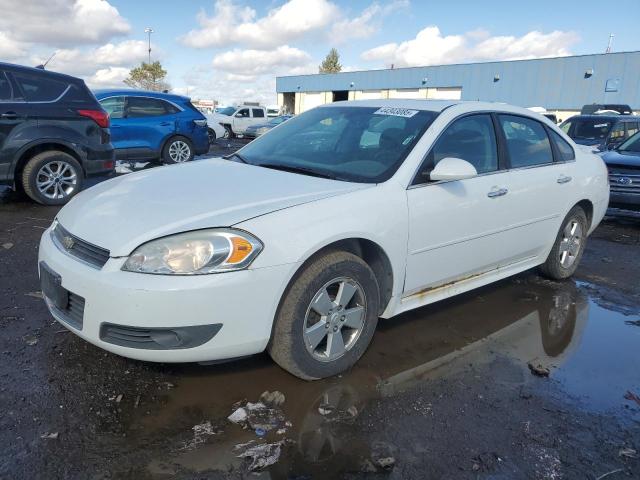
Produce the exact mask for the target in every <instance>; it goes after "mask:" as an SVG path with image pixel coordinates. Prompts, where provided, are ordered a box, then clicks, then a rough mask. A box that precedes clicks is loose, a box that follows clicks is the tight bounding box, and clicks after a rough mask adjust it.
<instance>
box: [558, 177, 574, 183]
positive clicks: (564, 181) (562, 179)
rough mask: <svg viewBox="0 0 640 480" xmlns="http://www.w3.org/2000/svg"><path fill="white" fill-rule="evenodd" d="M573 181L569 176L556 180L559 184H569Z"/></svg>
mask: <svg viewBox="0 0 640 480" xmlns="http://www.w3.org/2000/svg"><path fill="white" fill-rule="evenodd" d="M571 180H573V179H572V178H571V177H569V176H568V175H560V176H559V177H558V180H556V181H557V182H558V183H569V182H570V181H571Z"/></svg>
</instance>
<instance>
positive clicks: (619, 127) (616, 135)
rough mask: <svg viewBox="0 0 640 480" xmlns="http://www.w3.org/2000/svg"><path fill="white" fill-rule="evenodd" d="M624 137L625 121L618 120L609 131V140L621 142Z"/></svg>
mask: <svg viewBox="0 0 640 480" xmlns="http://www.w3.org/2000/svg"><path fill="white" fill-rule="evenodd" d="M623 138H624V123H623V122H618V123H617V124H616V125H614V126H613V128H612V129H611V132H609V141H611V142H619V141H620V140H622V139H623Z"/></svg>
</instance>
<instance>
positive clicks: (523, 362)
mask: <svg viewBox="0 0 640 480" xmlns="http://www.w3.org/2000/svg"><path fill="white" fill-rule="evenodd" d="M241 143H242V142H238V141H235V142H234V144H233V145H232V146H231V148H227V147H226V146H218V147H216V148H214V149H213V150H212V155H219V154H224V153H228V152H230V151H232V150H233V148H235V147H237V146H239V145H240V144H241ZM56 212H57V208H51V207H42V206H38V205H35V204H33V203H30V202H29V201H27V200H26V199H24V198H22V197H21V196H19V195H18V196H16V195H10V196H9V197H8V198H7V199H5V201H4V202H2V203H0V354H1V357H0V358H1V361H0V412H2V415H0V446H1V447H2V448H1V449H0V478H12V479H13V478H15V479H18V478H34V479H39V478H43V479H58V478H60V479H87V478H91V479H106V478H124V479H147V478H161V479H164V478H185V479H186V478H188V479H191V478H194V479H196V478H197V479H203V478H207V479H209V478H265V479H266V478H270V479H276V478H282V479H285V478H296V479H298V478H299V479H302V478H379V477H382V476H385V477H389V478H402V479H414V478H415V479H431V478H433V479H439V478H447V479H448V478H463V479H464V478H469V479H507V478H508V479H520V478H522V479H560V478H568V479H573V478H576V479H584V478H587V479H593V480H596V479H599V478H606V479H608V480H617V479H623V478H640V459H639V456H640V453H638V452H640V403H638V402H640V398H638V401H635V400H634V398H636V397H634V395H640V375H638V365H639V364H638V344H639V342H640V315H639V311H640V310H639V308H638V307H639V305H640V282H638V279H639V278H640V256H639V255H638V244H639V243H640V222H639V221H637V220H635V221H634V220H614V219H608V220H607V221H606V222H604V223H603V224H602V225H601V226H600V227H599V228H598V229H597V230H596V232H595V233H594V235H593V236H592V237H591V238H590V240H589V242H588V247H587V251H586V253H585V256H584V257H583V261H582V264H581V265H580V268H579V270H578V272H577V274H576V278H575V279H574V280H571V281H567V282H549V281H546V280H544V279H542V278H541V277H539V276H538V275H537V274H536V273H535V272H527V273H525V274H522V275H518V276H516V277H514V278H511V279H507V280H505V281H502V282H499V283H497V284H495V285H491V286H488V287H485V288H482V289H479V290H477V291H474V292H470V293H469V294H466V295H463V296H461V297H458V298H455V299H451V300H447V301H444V302H440V303H438V304H436V305H431V306H429V307H425V308H422V309H419V310H417V311H414V312H409V313H407V314H404V315H402V316H400V317H399V318H397V319H394V320H389V321H384V322H381V325H380V327H379V331H378V332H377V334H376V336H375V338H374V341H373V344H372V346H371V348H370V349H369V350H368V352H367V353H366V354H365V356H364V357H363V358H362V360H361V362H360V363H359V364H358V365H357V366H356V367H355V368H354V369H353V370H352V371H350V372H348V373H346V374H344V375H342V376H341V377H339V378H333V379H327V380H324V381H318V382H302V381H300V380H298V379H296V378H294V377H292V376H290V375H288V374H286V373H285V372H283V371H282V370H280V369H279V368H278V367H276V366H275V365H274V364H273V363H272V362H271V360H270V359H269V358H268V357H267V356H266V355H257V356H255V357H252V358H249V359H245V360H242V361H239V362H235V363H231V364H225V365H215V366H199V365H178V366H176V365H155V364H148V363H143V362H137V361H133V360H128V359H124V358H120V357H117V356H115V355H112V354H109V353H106V352H103V351H101V350H99V349H97V348H95V347H93V346H91V345H89V344H87V343H86V342H84V341H82V340H81V339H79V338H77V337H75V336H74V335H73V334H71V333H68V332H67V330H66V329H64V328H63V327H62V326H61V325H59V324H57V323H56V322H55V321H54V320H53V319H52V318H51V316H50V315H49V314H48V312H47V310H46V308H45V306H44V303H43V301H42V299H41V298H40V292H39V288H40V287H39V282H38V278H37V272H36V256H37V246H38V241H39V238H40V236H41V234H42V231H43V230H44V228H46V227H47V226H48V225H49V224H50V222H51V220H52V219H53V217H54V216H55V214H56ZM530 368H533V370H535V371H536V372H538V373H543V374H544V373H546V372H548V373H549V376H537V375H535V374H533V373H532V371H531V369H530ZM266 390H269V391H273V390H277V391H280V392H282V393H283V394H284V396H285V402H284V403H283V404H282V405H281V406H277V407H274V408H273V409H269V410H268V411H265V412H262V413H261V415H266V417H267V418H266V419H265V418H261V421H263V422H264V421H266V422H267V424H273V425H276V428H274V429H273V430H269V428H270V427H268V428H267V430H268V431H267V432H266V434H265V435H264V436H261V435H258V434H262V432H261V431H258V434H256V432H255V431H254V430H255V429H254V428H252V427H247V425H246V424H245V425H244V427H245V428H243V426H241V425H236V424H233V423H231V422H230V421H228V420H227V419H226V417H227V416H228V415H230V414H231V413H232V412H233V411H234V409H235V408H236V407H238V406H239V405H240V404H238V402H246V401H247V400H249V401H252V402H255V401H257V400H258V398H259V397H260V395H261V393H262V392H264V391H266ZM247 442H251V443H250V444H249V445H248V446H242V444H245V443H247ZM267 444H271V445H272V446H271V447H270V450H269V452H266V453H269V454H272V457H273V458H277V461H276V462H275V464H273V465H271V466H268V467H267V468H266V469H263V470H262V471H261V472H260V473H259V474H255V473H250V471H249V466H250V463H251V461H250V459H246V458H244V459H243V458H238V455H241V454H245V455H247V456H250V455H251V454H252V453H255V452H256V451H259V449H260V448H262V447H261V446H262V445H267ZM238 445H240V447H238ZM255 446H258V447H259V448H258V450H256V449H254V450H251V449H250V448H251V447H255ZM276 453H279V455H275V454H276ZM266 456H268V455H266ZM259 457H260V456H259ZM260 458H266V457H265V456H264V455H263V456H262V457H260ZM384 467H386V468H384ZM606 474H608V475H607V476H606V477H603V475H606Z"/></svg>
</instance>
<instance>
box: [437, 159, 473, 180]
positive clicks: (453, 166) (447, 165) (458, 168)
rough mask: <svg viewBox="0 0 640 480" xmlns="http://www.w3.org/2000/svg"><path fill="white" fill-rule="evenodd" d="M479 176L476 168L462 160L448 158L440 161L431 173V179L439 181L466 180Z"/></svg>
mask: <svg viewBox="0 0 640 480" xmlns="http://www.w3.org/2000/svg"><path fill="white" fill-rule="evenodd" d="M476 175H478V171H477V170H476V167H474V166H473V165H471V164H470V163H469V162H467V161H466V160H462V159H461V158H454V157H446V158H443V159H442V160H440V161H439V162H438V163H437V165H436V166H435V168H434V169H433V170H432V171H431V174H430V175H429V178H430V179H431V180H432V181H438V180H464V179H465V178H471V177H475V176H476Z"/></svg>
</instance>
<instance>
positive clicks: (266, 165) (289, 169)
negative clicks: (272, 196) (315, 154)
mask: <svg viewBox="0 0 640 480" xmlns="http://www.w3.org/2000/svg"><path fill="white" fill-rule="evenodd" d="M258 166H259V167H264V168H271V169H273V170H282V171H283V172H292V173H301V174H302V175H310V176H312V177H320V178H328V179H329V180H339V178H338V177H336V176H335V175H332V174H330V173H325V172H318V171H317V170H314V169H312V168H305V167H296V166H293V165H282V164H280V163H260V164H258Z"/></svg>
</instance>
